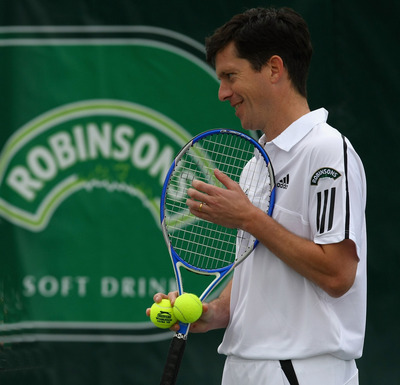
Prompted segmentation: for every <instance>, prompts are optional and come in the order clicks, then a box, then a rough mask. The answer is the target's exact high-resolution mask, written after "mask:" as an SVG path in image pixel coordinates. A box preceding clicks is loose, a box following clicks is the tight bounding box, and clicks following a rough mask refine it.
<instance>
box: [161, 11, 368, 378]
mask: <svg viewBox="0 0 400 385" xmlns="http://www.w3.org/2000/svg"><path fill="white" fill-rule="evenodd" d="M206 50H207V60H208V61H209V62H210V63H211V64H212V65H213V66H214V67H215V70H216V73H217V76H218V78H219V79H220V88H219V93H218V97H219V99H220V100H221V101H227V102H229V103H230V104H231V106H232V107H233V108H234V111H235V114H236V116H237V117H238V118H239V119H240V121H241V124H242V126H243V128H244V129H245V130H260V131H262V133H263V136H262V137H261V138H260V143H261V145H262V146H264V148H265V150H266V151H267V153H268V155H269V157H270V159H271V162H272V164H273V166H274V170H275V174H276V175H275V176H276V180H277V181H278V183H277V193H276V203H275V208H274V213H273V217H269V216H268V215H267V214H265V213H264V212H263V211H261V210H260V209H258V208H257V207H256V206H254V205H253V204H252V202H251V201H249V199H248V198H247V197H246V195H245V194H244V192H243V191H242V189H241V188H240V186H239V185H238V184H236V183H235V182H233V181H232V180H231V179H229V178H228V177H227V176H226V175H224V174H222V173H221V172H219V171H218V170H216V172H215V175H216V177H217V178H218V179H219V180H220V181H221V183H222V184H223V185H224V186H225V188H219V187H216V186H212V185H209V184H206V183H204V182H200V181H193V185H192V188H190V189H189V190H188V195H189V199H188V200H187V205H188V206H189V208H190V211H191V213H192V214H194V215H196V216H197V217H199V218H202V219H205V220H208V221H211V222H214V223H217V224H220V225H223V226H227V227H231V228H238V229H242V230H244V231H246V232H248V233H250V234H252V235H253V236H255V237H256V238H257V239H258V240H259V241H260V243H261V245H259V247H257V248H256V249H255V251H254V252H253V255H251V256H250V257H249V258H247V259H246V260H245V261H244V262H243V263H242V264H241V265H240V266H238V268H237V269H236V270H235V272H234V275H233V279H232V281H231V282H230V283H229V284H228V285H227V286H226V288H225V289H224V290H223V292H222V293H221V295H220V297H219V298H218V299H216V300H214V301H212V302H210V303H208V304H205V305H204V313H203V316H202V317H201V318H200V320H199V321H197V322H196V323H194V324H193V325H192V327H191V331H192V332H206V331H208V330H212V329H216V328H226V332H225V335H224V339H223V341H222V343H221V345H220V347H219V352H220V353H222V354H225V355H226V356H227V359H226V363H225V368H224V373H223V379H222V384H223V385H236V384H237V385H239V384H240V385H243V384H248V385H261V384H263V385H284V384H291V385H293V384H300V385H321V384H324V385H345V384H347V385H354V384H358V370H357V367H356V363H355V359H357V358H359V357H360V356H361V354H362V349H363V342H364V333H365V318H366V227H365V205H366V181H365V174H364V169H363V165H362V162H361V160H360V159H359V157H358V155H357V153H356V152H355V150H354V149H353V147H352V146H351V144H350V142H349V141H348V139H347V138H345V137H344V136H343V135H342V134H340V133H339V132H338V131H337V130H336V129H334V128H332V127H331V126H330V125H328V124H327V116H328V112H327V111H326V110H325V109H323V108H320V109H317V110H315V111H310V108H309V105H308V101H307V92H306V83H307V75H308V69H309V65H310V61H311V55H312V47H311V42H310V35H309V31H308V27H307V24H306V22H305V21H304V20H303V18H302V17H301V16H300V15H299V14H297V13H296V12H294V11H293V10H291V9H288V8H282V9H274V8H268V9H265V8H256V9H250V10H248V11H246V12H244V13H243V14H239V15H236V16H234V17H233V18H232V19H231V20H230V21H228V22H227V23H226V24H225V25H223V26H222V27H220V28H219V29H217V30H216V32H215V33H214V34H213V35H212V36H211V37H209V38H208V39H207V40H206ZM199 202H202V204H201V205H200V206H199ZM176 295H177V294H176V292H174V293H169V294H168V296H169V298H170V299H171V301H172V302H173V301H174V299H175V298H176ZM164 297H166V295H165V294H161V293H158V294H156V296H155V301H156V302H159V301H160V300H161V298H164Z"/></svg>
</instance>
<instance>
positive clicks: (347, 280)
mask: <svg viewBox="0 0 400 385" xmlns="http://www.w3.org/2000/svg"><path fill="white" fill-rule="evenodd" d="M242 228H243V230H245V231H247V232H249V233H251V234H252V235H254V236H255V237H256V238H257V239H258V240H259V241H260V242H261V243H262V244H263V245H265V246H266V247H267V248H268V249H269V250H270V251H271V252H272V253H273V254H275V255H276V256H277V257H278V258H280V259H281V260H282V261H283V262H285V263H286V264H287V265H288V266H290V267H291V268H293V269H294V270H295V271H297V272H298V273H299V274H301V275H302V276H304V277H306V278H307V279H309V280H310V281H312V282H314V283H315V284H316V285H318V286H319V287H321V288H322V289H323V290H325V291H326V292H327V293H328V294H329V295H331V296H333V297H339V296H341V295H343V294H344V293H345V292H347V291H348V289H349V288H350V287H351V285H352V284H353V282H354V278H355V273H356V269H357V262H358V257H357V253H356V249H355V245H354V243H353V242H352V241H350V240H346V241H343V242H341V243H338V244H331V245H318V244H316V243H314V242H313V241H311V240H308V239H305V238H302V237H299V236H297V235H295V234H293V233H292V232H290V231H288V230H287V229H286V228H284V227H283V226H282V225H280V224H279V223H278V222H276V221H275V220H274V219H273V218H271V217H269V216H268V215H266V214H265V213H264V212H262V211H261V210H259V209H257V208H255V207H254V209H253V210H251V212H249V214H248V215H246V220H245V221H244V222H243V226H242Z"/></svg>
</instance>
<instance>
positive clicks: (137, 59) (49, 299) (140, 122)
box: [0, 26, 239, 342]
mask: <svg viewBox="0 0 400 385" xmlns="http://www.w3.org/2000/svg"><path fill="white" fill-rule="evenodd" d="M2 32H3V33H2V34H1V35H0V38H1V40H0V52H1V56H2V57H3V58H5V60H4V61H3V62H2V63H1V64H0V69H1V73H2V76H3V78H4V85H3V89H2V91H3V92H5V93H7V94H9V95H10V99H11V100H10V102H11V105H12V106H13V108H12V114H11V113H7V111H4V112H5V117H4V119H3V127H6V129H7V131H8V138H7V140H6V142H5V144H4V147H3V149H2V152H1V156H0V215H1V217H2V218H3V219H4V220H6V221H7V223H8V224H9V225H8V227H9V229H8V231H9V233H10V235H11V236H12V238H13V239H15V240H17V242H16V244H15V245H14V247H13V249H14V250H13V252H12V253H9V254H8V255H3V258H7V266H8V273H9V274H10V275H11V276H12V277H13V279H12V280H8V281H6V284H5V287H4V290H5V306H6V307H7V308H8V309H9V311H7V312H6V314H5V315H4V323H3V324H2V325H0V332H1V333H2V335H3V340H4V341H6V342H14V341H17V340H18V341H20V340H21V339H22V340H23V339H24V337H26V338H27V339H28V340H32V339H34V340H38V341H41V340H52V341H58V340H60V341H62V340H64V339H66V338H68V340H69V341H73V340H79V341H96V340H98V341H102V340H103V339H104V337H103V336H102V334H99V333H98V331H99V330H103V329H104V330H107V340H108V341H121V340H124V341H126V342H128V341H138V342H143V341H155V340H158V339H165V338H170V333H169V332H165V331H160V330H158V329H156V328H155V327H154V325H152V324H151V323H150V322H149V319H148V318H147V317H146V316H145V312H144V310H145V308H146V307H148V306H149V305H150V304H151V303H152V297H153V295H154V294H155V293H156V292H158V291H163V292H168V291H171V290H174V289H175V279H174V274H173V269H172V267H171V263H170V260H169V256H168V253H167V248H166V246H165V244H164V240H163V237H162V234H161V230H160V225H159V202H160V196H161V191H162V185H163V182H164V178H165V175H166V173H167V171H168V169H169V167H170V165H171V163H172V161H173V159H174V157H175V155H176V153H177V152H178V150H179V149H180V148H181V147H182V146H183V145H184V144H185V143H186V142H187V141H188V140H189V139H190V138H191V137H192V136H193V135H195V134H197V133H199V132H202V131H205V130H208V129H212V128H216V127H230V128H239V127H238V121H237V120H236V119H235V117H234V114H232V113H231V111H230V110H229V109H228V107H229V106H228V105H224V104H222V103H220V102H219V101H218V99H217V91H218V82H217V79H216V77H215V74H214V72H213V70H212V69H211V68H210V67H209V66H208V65H206V64H205V62H204V52H203V47H202V45H200V44H199V43H197V42H196V41H194V40H192V39H190V38H189V37H187V36H184V35H181V34H178V33H176V32H173V31H170V30H165V29H160V28H155V27H150V26H147V27H146V26H142V27H126V28H123V27H121V28H107V27H104V28H102V27H96V28H82V27H74V28H69V29H68V30H66V29H65V28H62V27H60V28H58V27H51V28H47V29H45V30H42V29H40V28H35V27H31V28H29V29H28V30H27V29H26V28H20V29H18V28H13V29H12V33H11V32H10V31H9V30H7V29H3V30H2ZM121 32H123V34H124V36H123V37H121V35H120V34H121ZM76 34H79V37H76V36H75V35H76ZM71 36H74V37H71ZM15 68H24V70H23V71H22V73H21V76H20V77H19V78H17V79H16V78H15V76H13V74H14V73H15V71H14V70H15ZM16 87H17V90H18V92H15V89H16ZM15 111H17V112H18V113H17V114H15ZM197 287H198V288H199V291H200V290H201V287H200V285H199V284H197V286H196V285H195V286H194V289H196V288H197Z"/></svg>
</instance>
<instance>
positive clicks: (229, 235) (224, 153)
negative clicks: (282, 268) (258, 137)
mask: <svg viewBox="0 0 400 385" xmlns="http://www.w3.org/2000/svg"><path fill="white" fill-rule="evenodd" d="M254 151H255V147H254V145H253V144H252V143H251V142H249V141H248V140H246V139H243V138H242V137H240V136H238V135H233V134H228V135H226V134H224V135H220V134H214V135H209V136H205V137H204V138H202V139H201V140H199V141H198V142H196V143H194V144H193V146H191V147H189V149H188V150H187V151H186V152H184V153H183V154H181V156H180V158H178V159H177V162H176V166H175V170H174V172H173V174H172V175H171V177H170V181H169V184H168V187H167V192H166V199H165V225H166V228H167V231H168V235H169V238H170V241H171V245H172V246H173V248H174V249H175V251H176V252H177V253H178V255H179V256H180V257H181V258H182V259H183V260H184V261H185V262H187V263H188V264H190V265H192V266H194V267H196V268H199V269H206V270H216V269H220V268H223V267H226V266H228V265H231V264H232V263H234V262H235V259H236V254H237V252H238V253H239V254H240V255H242V254H244V253H246V252H248V250H250V249H252V247H253V246H254V242H255V239H254V238H253V237H251V236H250V235H249V234H248V233H245V232H243V231H239V232H238V231H237V230H236V229H229V228H226V227H223V226H219V225H216V224H214V223H211V222H208V221H205V220H202V219H199V218H197V217H195V216H194V215H192V214H191V213H190V211H189V209H188V207H187V205H186V199H187V198H188V195H187V189H188V188H189V187H191V184H192V181H193V180H194V179H197V180H201V181H204V182H206V183H210V184H213V185H216V186H218V187H222V188H225V187H224V186H223V185H222V184H221V183H220V182H219V181H218V180H217V179H216V177H215V175H214V169H216V168H217V169H219V170H220V171H222V172H223V173H225V174H226V175H227V176H228V177H230V178H231V179H232V180H234V181H235V182H237V183H240V185H241V187H242V188H243V191H244V192H245V193H246V195H247V196H248V197H249V199H250V200H251V201H252V202H253V204H255V205H256V206H258V207H260V208H263V209H264V207H268V204H269V193H270V178H269V176H268V169H267V167H265V161H264V160H263V159H261V160H262V161H261V162H260V161H257V159H256V158H257V157H254ZM265 199H266V201H265ZM199 204H200V202H199Z"/></svg>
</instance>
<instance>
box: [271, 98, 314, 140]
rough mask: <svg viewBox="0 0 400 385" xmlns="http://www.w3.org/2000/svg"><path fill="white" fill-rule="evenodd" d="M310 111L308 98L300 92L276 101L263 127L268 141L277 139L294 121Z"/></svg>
mask: <svg viewBox="0 0 400 385" xmlns="http://www.w3.org/2000/svg"><path fill="white" fill-rule="evenodd" d="M309 112H310V107H309V106H308V102H307V99H306V98H304V97H303V96H300V95H298V94H294V95H292V97H290V98H288V97H287V95H286V96H285V98H284V100H280V101H278V102H277V103H275V105H274V107H273V112H272V113H271V114H270V117H271V118H270V119H268V122H267V124H266V127H265V128H264V129H263V132H264V134H265V137H266V139H267V141H268V142H270V141H271V140H273V139H275V138H276V137H277V136H279V135H280V134H281V133H282V132H283V131H285V130H286V128H288V127H289V126H290V125H291V124H292V123H293V122H295V121H296V120H297V119H299V118H301V117H302V116H303V115H305V114H308V113H309Z"/></svg>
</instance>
